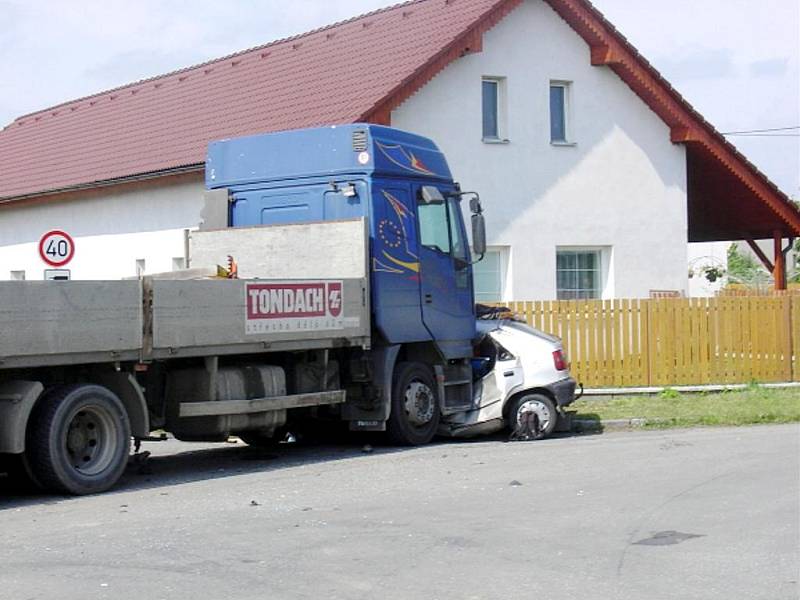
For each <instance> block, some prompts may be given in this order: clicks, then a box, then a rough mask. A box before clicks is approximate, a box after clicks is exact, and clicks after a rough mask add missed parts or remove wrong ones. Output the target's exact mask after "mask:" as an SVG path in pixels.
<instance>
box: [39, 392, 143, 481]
mask: <svg viewBox="0 0 800 600" xmlns="http://www.w3.org/2000/svg"><path fill="white" fill-rule="evenodd" d="M130 445H131V426H130V422H129V419H128V414H127V412H126V411H125V407H124V406H123V405H122V402H121V401H120V399H119V398H118V397H117V396H116V395H115V394H113V393H112V392H111V391H109V390H108V389H106V388H104V387H101V386H99V385H89V384H76V385H65V386H60V387H56V388H53V389H51V390H49V391H47V392H46V393H45V394H44V395H43V396H42V398H41V399H40V400H39V402H38V403H37V404H36V406H35V407H34V409H33V412H32V413H31V419H30V423H29V426H28V431H27V435H26V454H27V459H28V462H29V464H30V468H31V471H32V472H33V475H34V476H35V478H36V480H37V482H38V483H40V484H41V485H42V487H43V488H44V489H45V490H48V491H51V492H59V493H67V494H74V495H83V494H96V493H99V492H104V491H106V490H107V489H109V488H110V487H112V486H113V485H114V484H115V483H116V482H117V481H118V480H119V478H120V477H121V476H122V473H123V472H124V471H125V466H126V465H127V462H128V455H129V453H130Z"/></svg>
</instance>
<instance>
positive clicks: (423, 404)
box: [403, 381, 436, 427]
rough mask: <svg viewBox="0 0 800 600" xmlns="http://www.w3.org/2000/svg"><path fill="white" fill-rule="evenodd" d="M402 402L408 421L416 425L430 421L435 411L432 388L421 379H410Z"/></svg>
mask: <svg viewBox="0 0 800 600" xmlns="http://www.w3.org/2000/svg"><path fill="white" fill-rule="evenodd" d="M403 404H404V408H405V411H406V415H407V417H408V422H409V423H411V424H412V425H414V426H416V427H421V426H423V425H427V424H428V423H430V422H431V420H432V419H433V415H434V412H435V411H436V398H435V396H434V395H433V390H431V388H430V387H428V386H427V385H426V384H424V383H422V382H421V381H412V382H411V383H409V384H408V387H407V388H406V393H405V395H404V402H403Z"/></svg>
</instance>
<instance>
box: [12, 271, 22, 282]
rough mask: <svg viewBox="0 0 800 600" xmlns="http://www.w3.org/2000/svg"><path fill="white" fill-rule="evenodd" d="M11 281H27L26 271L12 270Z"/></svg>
mask: <svg viewBox="0 0 800 600" xmlns="http://www.w3.org/2000/svg"><path fill="white" fill-rule="evenodd" d="M11 281H25V271H11Z"/></svg>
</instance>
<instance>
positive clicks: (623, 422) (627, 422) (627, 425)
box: [570, 418, 660, 433]
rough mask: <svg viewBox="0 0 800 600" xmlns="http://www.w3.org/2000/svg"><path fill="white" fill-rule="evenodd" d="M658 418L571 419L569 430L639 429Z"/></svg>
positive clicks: (575, 431)
mask: <svg viewBox="0 0 800 600" xmlns="http://www.w3.org/2000/svg"><path fill="white" fill-rule="evenodd" d="M659 421H660V419H643V418H633V419H605V420H602V421H596V420H592V419H572V423H571V427H570V431H572V432H574V433H581V432H584V431H614V430H621V429H641V428H642V427H644V426H645V425H648V424H650V423H658V422H659Z"/></svg>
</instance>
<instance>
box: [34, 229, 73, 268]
mask: <svg viewBox="0 0 800 600" xmlns="http://www.w3.org/2000/svg"><path fill="white" fill-rule="evenodd" d="M74 254H75V242H74V241H73V240H72V238H71V237H70V235H69V234H68V233H67V232H65V231H61V230H59V229H53V230H51V231H48V232H47V233H45V234H44V235H43V236H42V237H41V239H40V240H39V256H41V257H42V260H43V261H44V262H46V263H47V264H48V265H50V266H51V267H63V266H64V265H66V264H67V263H68V262H69V261H71V260H72V257H73V255H74Z"/></svg>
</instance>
